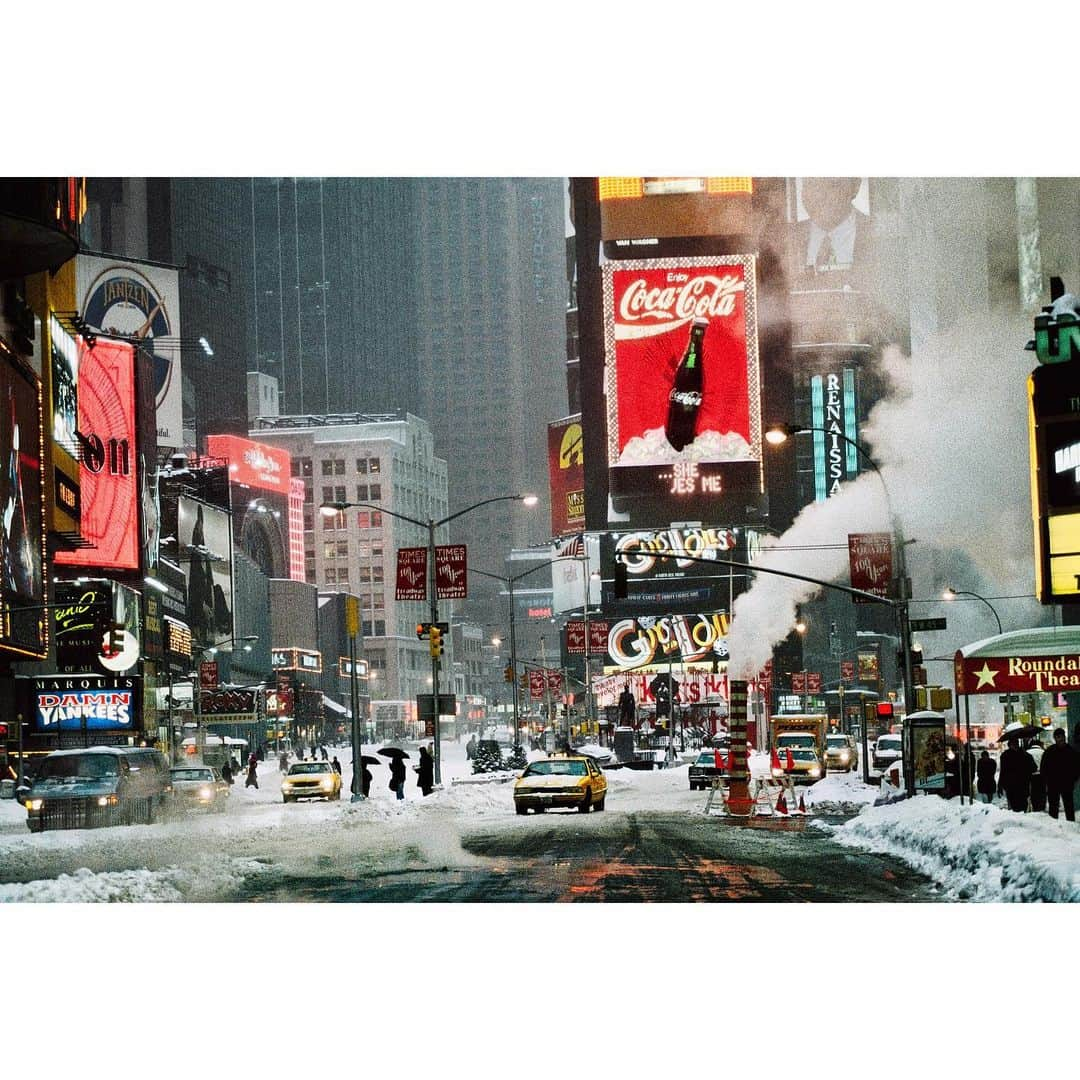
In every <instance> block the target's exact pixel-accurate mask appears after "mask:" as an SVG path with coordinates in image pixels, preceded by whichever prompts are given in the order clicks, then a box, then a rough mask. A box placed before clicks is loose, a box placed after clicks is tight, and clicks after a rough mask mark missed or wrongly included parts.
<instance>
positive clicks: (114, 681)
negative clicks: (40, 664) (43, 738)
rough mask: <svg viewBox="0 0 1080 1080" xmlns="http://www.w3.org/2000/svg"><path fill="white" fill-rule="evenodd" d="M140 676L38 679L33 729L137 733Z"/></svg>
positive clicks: (35, 684)
mask: <svg viewBox="0 0 1080 1080" xmlns="http://www.w3.org/2000/svg"><path fill="white" fill-rule="evenodd" d="M140 681H141V680H140V679H139V678H138V677H137V676H122V675H121V676H111V677H110V676H101V675H80V676H62V675H61V676H44V677H42V678H39V679H35V680H34V710H33V727H32V730H33V731H35V732H37V733H41V734H51V733H54V732H60V731H82V732H91V731H94V732H101V731H111V732H117V733H119V732H133V731H139V730H141V727H142V725H141V724H140V723H139V714H140V702H141V696H142V695H141V694H140V693H139V687H140Z"/></svg>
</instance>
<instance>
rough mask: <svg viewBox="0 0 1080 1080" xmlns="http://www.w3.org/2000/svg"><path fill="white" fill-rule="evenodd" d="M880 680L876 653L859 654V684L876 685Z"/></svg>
mask: <svg viewBox="0 0 1080 1080" xmlns="http://www.w3.org/2000/svg"><path fill="white" fill-rule="evenodd" d="M880 678H881V664H880V662H879V661H878V654H877V653H876V652H861V653H859V682H862V683H876V682H877V681H878V679H880Z"/></svg>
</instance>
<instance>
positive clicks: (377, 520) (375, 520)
mask: <svg viewBox="0 0 1080 1080" xmlns="http://www.w3.org/2000/svg"><path fill="white" fill-rule="evenodd" d="M371 527H372V528H373V529H381V528H382V513H381V512H380V511H378V510H372V511H371Z"/></svg>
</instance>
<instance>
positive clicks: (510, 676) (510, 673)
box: [503, 664, 514, 683]
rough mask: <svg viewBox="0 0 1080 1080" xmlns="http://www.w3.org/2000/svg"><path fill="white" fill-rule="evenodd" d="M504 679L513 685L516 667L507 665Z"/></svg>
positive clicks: (504, 669)
mask: <svg viewBox="0 0 1080 1080" xmlns="http://www.w3.org/2000/svg"><path fill="white" fill-rule="evenodd" d="M503 678H504V679H505V680H506V681H507V682H508V683H512V682H513V681H514V665H513V664H507V665H506V667H504V668H503Z"/></svg>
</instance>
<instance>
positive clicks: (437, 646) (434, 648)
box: [428, 626, 443, 659]
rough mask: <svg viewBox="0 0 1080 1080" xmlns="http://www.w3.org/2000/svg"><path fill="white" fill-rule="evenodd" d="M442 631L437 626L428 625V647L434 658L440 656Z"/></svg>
mask: <svg viewBox="0 0 1080 1080" xmlns="http://www.w3.org/2000/svg"><path fill="white" fill-rule="evenodd" d="M442 644H443V643H442V631H441V630H440V629H439V628H438V627H437V626H429V627H428V648H429V649H430V650H431V655H432V657H433V658H434V659H438V658H439V657H440V656H442Z"/></svg>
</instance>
